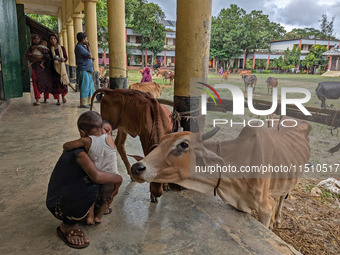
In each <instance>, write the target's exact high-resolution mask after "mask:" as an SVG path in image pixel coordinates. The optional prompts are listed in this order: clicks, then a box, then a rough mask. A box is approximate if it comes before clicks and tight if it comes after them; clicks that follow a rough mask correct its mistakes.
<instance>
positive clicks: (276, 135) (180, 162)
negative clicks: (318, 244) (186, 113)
mask: <svg viewBox="0 0 340 255" xmlns="http://www.w3.org/2000/svg"><path fill="white" fill-rule="evenodd" d="M310 130H311V126H310V124H308V123H307V122H303V121H301V122H300V121H298V125H297V126H296V127H294V128H293V127H282V126H280V128H277V127H274V128H265V127H257V128H252V127H249V126H248V127H245V128H243V130H242V131H241V133H240V135H239V136H238V137H237V138H236V139H235V140H232V141H216V142H209V141H205V142H204V140H206V139H208V138H209V137H211V136H212V135H213V134H203V135H202V134H200V133H190V132H179V133H172V134H169V135H166V136H165V137H163V138H162V139H161V143H160V144H159V145H158V147H157V148H155V149H154V150H153V151H152V152H151V153H150V154H149V155H148V156H146V157H145V158H144V159H143V160H141V161H139V162H137V163H135V164H134V165H133V166H132V168H131V173H132V175H133V177H134V178H135V180H137V181H138V182H144V181H147V182H152V181H155V182H160V183H163V182H168V183H176V184H178V185H180V186H183V187H185V188H188V189H192V190H195V191H199V192H202V193H207V192H212V191H213V190H214V189H215V190H216V191H217V194H218V195H219V196H220V197H221V198H222V199H223V200H224V201H225V202H227V203H228V204H230V205H231V206H233V207H235V208H236V209H238V210H240V211H243V212H247V213H250V212H251V210H256V211H257V212H258V220H259V221H260V222H261V223H262V224H263V225H265V226H266V227H269V226H273V224H274V219H275V220H276V222H275V223H278V222H279V217H280V212H281V208H282V203H283V198H284V197H285V196H286V195H287V194H288V193H289V192H290V191H291V190H292V189H293V188H295V187H296V185H297V183H298V181H299V179H300V178H301V176H302V172H301V171H299V166H302V167H305V164H306V163H307V162H308V160H309V156H310V147H309V138H308V135H309V132H310ZM218 165H219V166H220V167H223V166H228V165H229V166H235V169H236V170H235V171H236V172H232V173H230V172H229V173H224V172H222V173H218V172H217V171H216V172H214V174H211V172H210V173H209V172H206V173H202V172H204V171H203V170H204V167H206V168H208V167H212V166H216V167H217V166H218ZM197 166H199V170H200V169H203V170H202V172H201V173H197ZM263 166H267V169H270V168H269V166H272V167H276V168H280V166H284V167H285V168H286V169H290V170H291V171H290V172H284V171H281V172H280V173H279V174H276V173H273V171H269V170H268V172H267V173H266V174H262V173H263V172H262V173H254V172H250V171H248V172H247V171H246V169H248V170H249V169H253V168H255V172H256V169H262V170H265V169H264V168H261V167H263ZM294 166H296V167H297V168H296V170H297V171H294ZM200 167H201V168H200ZM247 167H248V168H247ZM206 168H205V169H206ZM208 169H209V168H208ZM216 169H217V168H216ZM242 170H243V171H242ZM195 172H196V173H195ZM277 204H278V205H279V206H278V208H277V210H276V205H277ZM275 212H276V213H277V214H276V215H275V214H274V213H275ZM274 215H275V216H274ZM272 217H273V218H272Z"/></svg>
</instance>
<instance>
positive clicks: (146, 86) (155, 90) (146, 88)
mask: <svg viewBox="0 0 340 255" xmlns="http://www.w3.org/2000/svg"><path fill="white" fill-rule="evenodd" d="M129 89H135V90H139V91H143V92H149V93H151V94H152V95H153V97H154V98H159V97H161V94H162V89H161V86H159V85H158V84H157V83H156V82H142V83H140V82H138V83H134V84H131V85H130V87H129Z"/></svg>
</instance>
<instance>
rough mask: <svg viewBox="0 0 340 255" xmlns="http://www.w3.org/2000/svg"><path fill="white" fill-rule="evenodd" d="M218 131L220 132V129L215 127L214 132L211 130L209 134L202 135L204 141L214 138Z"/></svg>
mask: <svg viewBox="0 0 340 255" xmlns="http://www.w3.org/2000/svg"><path fill="white" fill-rule="evenodd" d="M218 130H220V128H219V127H215V128H214V129H213V130H210V131H209V132H207V133H204V134H202V136H201V139H202V141H205V140H208V139H209V138H211V137H213V136H214V135H215V134H216V133H217V132H218Z"/></svg>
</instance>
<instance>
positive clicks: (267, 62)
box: [266, 54, 270, 70]
mask: <svg viewBox="0 0 340 255" xmlns="http://www.w3.org/2000/svg"><path fill="white" fill-rule="evenodd" d="M269 61H270V54H268V59H267V68H266V69H267V70H268V69H269Z"/></svg>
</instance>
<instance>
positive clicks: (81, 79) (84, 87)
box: [77, 70, 94, 106]
mask: <svg viewBox="0 0 340 255" xmlns="http://www.w3.org/2000/svg"><path fill="white" fill-rule="evenodd" d="M77 82H78V85H79V89H80V106H86V105H90V104H91V97H92V95H93V94H94V83H93V79H92V75H91V72H88V71H79V70H77Z"/></svg>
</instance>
